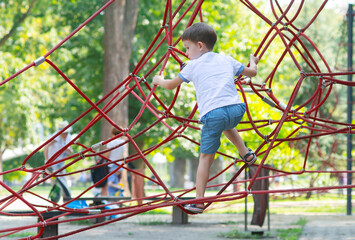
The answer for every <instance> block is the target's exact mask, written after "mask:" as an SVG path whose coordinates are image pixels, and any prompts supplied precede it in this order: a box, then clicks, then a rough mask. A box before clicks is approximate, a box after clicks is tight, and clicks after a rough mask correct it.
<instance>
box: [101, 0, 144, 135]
mask: <svg viewBox="0 0 355 240" xmlns="http://www.w3.org/2000/svg"><path fill="white" fill-rule="evenodd" d="M138 2H139V0H130V1H128V0H127V1H126V0H117V1H115V2H113V3H112V4H111V6H110V7H108V8H107V9H106V11H105V36H104V48H105V56H104V65H105V67H104V95H106V94H107V93H109V92H110V91H111V90H112V89H113V88H115V87H116V86H117V85H118V84H119V83H120V82H122V81H123V79H124V78H126V77H127V76H128V73H129V63H130V61H129V60H130V56H131V48H132V40H133V35H134V30H135V27H136V19H137V11H138ZM105 103H107V101H106V102H105ZM108 116H109V117H110V118H111V119H112V120H113V121H114V122H115V123H118V124H119V125H121V126H122V127H127V125H128V98H126V99H124V100H123V101H122V102H121V103H120V104H119V105H118V106H117V107H115V108H113V109H112V110H111V111H110V112H109V113H108ZM111 127H112V126H111V124H109V123H108V122H107V121H105V120H104V121H103V124H102V130H101V138H102V139H107V138H109V137H110V136H111V133H110V132H111V131H110V130H111Z"/></svg>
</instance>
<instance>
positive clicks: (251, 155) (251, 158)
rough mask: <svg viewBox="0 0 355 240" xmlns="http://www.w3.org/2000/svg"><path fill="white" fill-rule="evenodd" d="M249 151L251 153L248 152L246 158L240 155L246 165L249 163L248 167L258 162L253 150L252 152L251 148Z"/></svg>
mask: <svg viewBox="0 0 355 240" xmlns="http://www.w3.org/2000/svg"><path fill="white" fill-rule="evenodd" d="M248 150H249V151H248V152H247V154H245V155H244V157H242V156H241V155H240V154H239V156H240V157H241V159H243V161H244V162H245V163H247V164H248V165H252V164H253V163H255V162H256V159H257V158H256V155H255V153H254V152H253V150H251V149H250V148H248Z"/></svg>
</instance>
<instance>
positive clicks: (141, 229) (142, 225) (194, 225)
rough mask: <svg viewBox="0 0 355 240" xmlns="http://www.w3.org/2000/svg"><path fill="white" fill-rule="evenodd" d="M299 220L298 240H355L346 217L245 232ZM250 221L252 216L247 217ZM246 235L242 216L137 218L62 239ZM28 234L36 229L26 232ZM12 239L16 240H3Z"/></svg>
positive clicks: (20, 221)
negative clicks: (180, 219) (175, 220)
mask: <svg viewBox="0 0 355 240" xmlns="http://www.w3.org/2000/svg"><path fill="white" fill-rule="evenodd" d="M300 218H306V219H307V221H308V222H307V224H306V225H305V227H304V229H303V233H302V236H301V237H300V238H299V239H302V240H306V239H322V240H326V239H337V240H339V239H346V240H347V239H355V216H345V215H314V214H312V215H273V214H271V216H270V231H269V230H268V228H267V225H268V224H267V220H266V222H265V224H264V226H263V227H262V228H260V227H259V226H251V225H248V226H247V231H250V232H251V231H255V232H258V231H264V236H265V239H279V238H277V237H275V232H276V231H277V229H288V228H295V227H298V226H297V225H295V223H296V222H297V221H298V220H299V219H300ZM248 219H249V221H250V220H251V216H248ZM35 222H36V220H34V218H32V217H27V218H12V217H11V218H9V217H0V225H1V229H6V228H11V227H16V226H24V225H29V224H33V223H35ZM83 227H86V226H85V225H73V224H69V223H64V224H61V225H60V226H59V234H63V233H66V232H70V231H74V230H77V229H79V228H83ZM235 229H238V230H239V231H241V232H243V231H245V224H244V215H243V214H202V215H195V216H189V223H188V224H183V225H173V224H171V215H138V216H134V217H131V218H129V219H126V220H123V221H120V222H116V223H113V224H110V225H105V226H102V227H99V228H95V229H91V230H88V231H84V232H81V233H78V234H75V235H72V236H68V237H65V238H62V239H75V240H80V239H83V240H91V239H100V238H101V239H102V238H103V239H105V240H106V239H124V240H126V239H127V240H142V239H155V240H159V239H161V240H170V239H171V240H176V239H194V240H198V239H203V240H205V239H226V238H223V237H221V236H220V234H221V233H226V232H229V231H231V230H235ZM27 232H28V233H31V232H32V233H34V232H36V229H30V230H27ZM4 239H15V238H4Z"/></svg>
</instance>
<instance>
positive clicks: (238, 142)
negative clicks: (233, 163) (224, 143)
mask: <svg viewBox="0 0 355 240" xmlns="http://www.w3.org/2000/svg"><path fill="white" fill-rule="evenodd" d="M223 133H224V135H226V137H227V138H228V139H229V141H231V142H232V143H233V144H234V145H235V146H236V147H237V149H238V152H239V153H240V155H242V156H245V154H247V153H248V148H247V147H246V146H245V144H244V141H243V139H242V138H241V137H240V135H239V132H238V130H237V129H235V128H232V129H229V130H226V131H223ZM252 158H253V156H250V157H249V159H248V160H251V159H252Z"/></svg>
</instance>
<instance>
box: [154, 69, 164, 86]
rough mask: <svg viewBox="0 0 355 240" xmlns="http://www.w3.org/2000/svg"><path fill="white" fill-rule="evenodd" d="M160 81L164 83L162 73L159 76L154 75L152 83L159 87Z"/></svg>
mask: <svg viewBox="0 0 355 240" xmlns="http://www.w3.org/2000/svg"><path fill="white" fill-rule="evenodd" d="M161 81H164V72H162V73H160V75H155V76H154V77H153V82H152V83H153V84H154V85H160V82H161Z"/></svg>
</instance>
